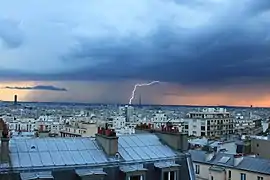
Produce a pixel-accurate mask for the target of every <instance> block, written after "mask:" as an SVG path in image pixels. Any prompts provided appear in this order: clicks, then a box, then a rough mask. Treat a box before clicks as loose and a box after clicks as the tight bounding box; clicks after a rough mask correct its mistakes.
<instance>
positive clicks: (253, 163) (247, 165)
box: [189, 150, 270, 175]
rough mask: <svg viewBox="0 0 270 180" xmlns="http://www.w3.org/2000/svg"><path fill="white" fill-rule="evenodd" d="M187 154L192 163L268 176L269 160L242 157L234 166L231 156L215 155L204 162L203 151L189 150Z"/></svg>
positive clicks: (269, 170)
mask: <svg viewBox="0 0 270 180" xmlns="http://www.w3.org/2000/svg"><path fill="white" fill-rule="evenodd" d="M189 153H190V154H191V158H192V160H193V162H198V163H203V164H209V165H214V166H215V167H216V166H221V167H228V168H234V169H240V170H244V171H251V172H256V173H262V174H267V175H270V159H262V158H258V157H256V158H254V157H249V156H243V160H242V161H241V162H240V163H239V164H238V165H237V166H234V155H233V154H227V153H216V154H215V156H214V157H213V159H211V160H210V161H206V159H205V154H206V152H205V151H201V150H190V151H189Z"/></svg>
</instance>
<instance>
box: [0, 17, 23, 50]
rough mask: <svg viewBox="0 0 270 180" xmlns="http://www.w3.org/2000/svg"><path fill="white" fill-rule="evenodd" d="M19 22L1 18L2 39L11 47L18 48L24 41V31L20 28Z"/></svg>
mask: <svg viewBox="0 0 270 180" xmlns="http://www.w3.org/2000/svg"><path fill="white" fill-rule="evenodd" d="M18 26H19V23H18V22H13V21H10V20H6V19H4V20H3V19H0V41H1V40H2V41H3V42H4V45H6V46H7V47H9V48H17V47H19V46H20V45H21V44H22V42H23V39H22V33H21V31H20V30H19V27H18Z"/></svg>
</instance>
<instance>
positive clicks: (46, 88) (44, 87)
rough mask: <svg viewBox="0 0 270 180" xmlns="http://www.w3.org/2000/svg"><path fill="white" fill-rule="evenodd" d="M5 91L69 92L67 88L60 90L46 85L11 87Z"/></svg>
mask: <svg viewBox="0 0 270 180" xmlns="http://www.w3.org/2000/svg"><path fill="white" fill-rule="evenodd" d="M5 89H13V90H39V91H67V89H66V88H59V87H55V86H45V85H39V86H32V87H18V86H15V87H11V86H6V87H5Z"/></svg>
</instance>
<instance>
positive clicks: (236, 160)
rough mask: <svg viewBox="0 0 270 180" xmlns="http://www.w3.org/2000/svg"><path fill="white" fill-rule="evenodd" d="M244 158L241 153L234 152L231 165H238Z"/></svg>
mask: <svg viewBox="0 0 270 180" xmlns="http://www.w3.org/2000/svg"><path fill="white" fill-rule="evenodd" d="M243 159H244V157H243V155H242V154H235V155H234V157H233V165H234V166H238V165H239V164H240V163H241V162H242V160H243Z"/></svg>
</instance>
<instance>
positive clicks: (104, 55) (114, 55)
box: [0, 0, 270, 105]
mask: <svg viewBox="0 0 270 180" xmlns="http://www.w3.org/2000/svg"><path fill="white" fill-rule="evenodd" d="M0 59H1V60H0V79H1V82H2V86H3V87H15V88H9V89H6V90H5V92H2V94H4V93H6V91H8V90H16V92H12V93H20V92H19V91H18V90H22V89H23V87H29V88H28V89H23V90H29V93H28V94H27V96H26V95H24V97H25V99H24V100H40V101H46V98H47V100H50V101H54V100H56V101H58V100H59V99H60V100H61V101H65V100H67V101H69V100H70V98H71V97H72V98H71V99H72V101H77V100H78V101H81V99H86V100H87V101H90V102H91V101H100V102H127V101H128V100H127V99H128V97H129V95H130V91H131V90H132V88H133V85H134V84H135V83H138V82H149V81H154V80H159V81H161V82H162V83H161V84H159V85H155V86H153V87H148V88H144V89H141V90H140V92H139V93H142V94H144V96H145V97H146V96H147V98H148V99H145V103H161V104H183V103H184V104H205V103H209V102H210V100H211V99H213V98H214V97H216V100H215V101H213V103H210V104H241V105H247V104H250V103H255V104H258V105H268V104H269V105H270V101H269V103H268V102H267V101H266V99H267V97H268V94H269V91H268V89H269V83H268V82H269V80H270V1H269V0H237V1H235V0H192V1H190V0H131V1H126V0H114V1H107V0H92V1H89V0H81V1H79V2H78V1H75V0H71V1H65V0H58V1H53V0H48V1H47V0H40V1H34V0H24V1H17V0H16V1H15V0H9V1H2V2H1V6H0ZM18 84H20V85H21V88H20V85H18ZM36 86H38V87H40V86H41V87H43V86H45V87H48V86H49V87H55V88H56V89H58V88H60V89H68V90H67V91H62V92H60V91H59V92H52V91H50V92H49V91H46V92H44V91H43V90H44V89H42V88H41V89H39V90H41V91H40V92H31V90H33V88H31V87H36ZM81 87H84V88H83V90H84V91H83V92H82V88H81ZM101 89H102V92H103V95H97V94H98V93H100V92H101ZM0 91H1V90H0ZM2 91H3V90H2ZM153 92H154V93H153ZM0 93H1V92H0ZM37 93H38V94H37ZM40 93H42V94H43V95H44V96H42V97H46V98H45V99H39V98H38V97H40ZM147 93H148V94H150V95H149V97H148V94H147ZM63 94H65V95H63ZM111 94H114V97H113V98H112V96H111ZM77 95H78V99H76V98H74V96H75V97H76V96H77ZM269 95H270V94H269ZM79 96H80V97H81V96H82V97H81V98H79ZM86 97H87V98H86ZM194 97H196V98H195V99H194ZM0 98H1V96H0ZM207 99H208V100H207ZM228 99H230V100H228ZM262 102H263V103H262Z"/></svg>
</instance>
